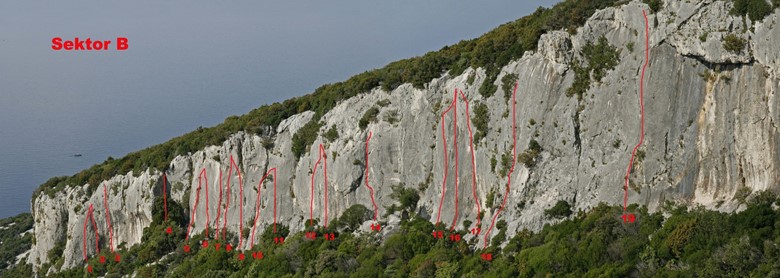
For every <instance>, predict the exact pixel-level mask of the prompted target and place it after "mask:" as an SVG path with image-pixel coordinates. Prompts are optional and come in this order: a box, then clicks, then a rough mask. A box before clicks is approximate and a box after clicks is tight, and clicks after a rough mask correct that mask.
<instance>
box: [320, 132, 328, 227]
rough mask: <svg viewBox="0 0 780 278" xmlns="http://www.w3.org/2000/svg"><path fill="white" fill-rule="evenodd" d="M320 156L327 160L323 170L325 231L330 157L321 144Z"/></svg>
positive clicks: (326, 225)
mask: <svg viewBox="0 0 780 278" xmlns="http://www.w3.org/2000/svg"><path fill="white" fill-rule="evenodd" d="M320 155H322V157H323V158H325V161H324V162H323V164H322V165H323V167H324V168H323V169H322V174H323V175H324V176H325V185H324V186H323V187H325V225H324V227H325V229H327V228H328V157H327V156H326V155H325V148H323V147H322V144H320Z"/></svg>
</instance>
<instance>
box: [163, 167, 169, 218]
mask: <svg viewBox="0 0 780 278" xmlns="http://www.w3.org/2000/svg"><path fill="white" fill-rule="evenodd" d="M167 182H168V180H167V178H166V177H165V173H163V209H164V210H165V221H168V193H167V192H168V188H167V185H166V183H167Z"/></svg>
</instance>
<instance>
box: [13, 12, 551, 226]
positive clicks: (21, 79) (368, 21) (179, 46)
mask: <svg viewBox="0 0 780 278" xmlns="http://www.w3.org/2000/svg"><path fill="white" fill-rule="evenodd" d="M555 2H557V1H550V0H547V1H513V0H498V1H490V2H482V1H472V2H466V3H457V4H456V3H452V2H451V1H446V0H431V1H401V2H398V1H384V2H366V1H358V0H348V1H340V2H338V3H336V2H324V1H309V0H307V1H235V2H230V3H224V2H223V3H217V2H213V1H184V0H172V1H164V2H160V1H151V0H143V1H123V2H112V3H109V2H92V3H89V5H72V3H69V2H63V1H14V2H12V3H11V2H9V3H6V4H3V5H2V7H0V218H5V217H9V216H13V215H16V214H19V213H23V212H29V211H30V207H31V206H30V197H31V196H32V192H33V191H34V190H35V189H36V188H37V187H38V186H39V185H40V184H42V183H43V182H45V181H46V180H48V179H49V178H51V177H54V176H70V175H73V174H75V173H77V172H79V171H81V170H83V169H85V168H88V167H90V166H92V165H94V164H97V163H101V162H103V161H105V160H106V159H107V158H108V157H109V156H111V157H114V158H119V157H122V156H124V155H125V154H127V153H129V152H132V151H136V150H140V149H143V148H146V147H149V146H151V145H154V144H159V143H163V142H165V141H167V140H169V139H171V138H173V137H175V136H178V135H181V134H183V133H186V132H188V131H191V130H194V129H196V128H198V127H199V126H203V127H208V126H214V125H216V124H219V123H221V122H222V121H223V120H224V119H225V118H226V117H228V116H231V115H241V114H245V113H247V112H249V111H250V110H251V109H253V108H256V107H259V106H261V105H263V104H268V103H273V102H277V101H282V100H285V99H288V98H291V97H295V96H300V95H304V94H308V93H310V92H312V91H314V89H316V88H317V87H318V86H320V85H322V84H326V83H331V82H338V81H342V80H345V79H347V78H348V77H349V76H352V75H354V74H358V73H361V72H363V71H365V70H370V69H373V68H378V67H382V66H384V65H386V64H387V63H389V62H392V61H395V60H398V59H403V58H408V57H413V56H418V55H423V54H425V53H426V52H428V51H434V50H438V49H440V48H441V47H443V46H445V45H451V44H454V43H457V42H458V41H460V40H463V39H471V38H476V37H478V36H480V35H481V34H483V33H485V32H487V31H489V30H491V29H493V28H495V27H496V26H498V25H500V24H502V23H505V22H509V21H512V20H515V19H518V18H520V17H522V16H525V15H527V14H529V13H531V12H533V11H534V10H536V7H537V6H540V5H543V6H548V7H549V6H550V5H552V4H553V3H555ZM77 37H78V38H79V39H80V40H85V39H87V38H90V39H91V40H111V41H112V42H113V44H112V45H116V40H117V38H118V37H123V38H127V39H128V43H129V48H128V49H127V50H123V51H119V50H116V49H108V50H78V51H76V50H73V51H65V50H54V49H52V40H53V39H54V38H61V39H62V40H74V39H75V38H77Z"/></svg>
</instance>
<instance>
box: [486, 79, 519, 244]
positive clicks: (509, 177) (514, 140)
mask: <svg viewBox="0 0 780 278" xmlns="http://www.w3.org/2000/svg"><path fill="white" fill-rule="evenodd" d="M518 86H520V82H516V83H515V90H514V92H512V167H510V168H509V173H508V174H507V175H506V191H505V192H504V200H503V201H501V206H500V207H498V211H497V212H496V214H495V215H493V221H492V222H491V223H490V228H488V229H487V231H486V232H485V241H484V247H485V248H487V247H488V237H490V231H491V230H493V227H494V226H495V225H496V219H497V218H498V215H499V214H501V211H502V210H504V206H505V205H506V198H507V197H508V196H509V187H510V185H511V184H512V172H514V171H515V164H516V163H517V155H516V150H517V132H516V129H517V119H516V111H515V110H517V108H516V107H517V102H516V97H517V87H518Z"/></svg>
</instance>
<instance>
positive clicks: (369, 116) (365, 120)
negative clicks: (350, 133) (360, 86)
mask: <svg viewBox="0 0 780 278" xmlns="http://www.w3.org/2000/svg"><path fill="white" fill-rule="evenodd" d="M377 115H379V108H377V107H376V106H374V107H371V108H369V109H368V110H366V112H365V113H363V117H362V118H360V121H358V126H360V128H361V129H365V128H366V127H367V126H368V124H369V123H374V122H376V116H377Z"/></svg>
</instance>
